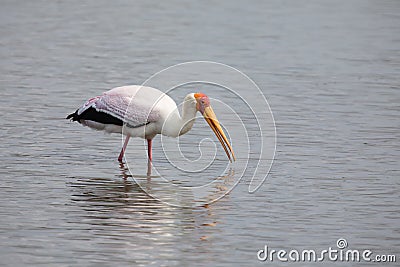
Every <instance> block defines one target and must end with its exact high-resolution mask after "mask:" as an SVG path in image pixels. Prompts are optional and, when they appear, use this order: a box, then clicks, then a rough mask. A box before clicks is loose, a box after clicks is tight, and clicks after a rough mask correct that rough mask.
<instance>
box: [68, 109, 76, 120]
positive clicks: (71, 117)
mask: <svg viewBox="0 0 400 267" xmlns="http://www.w3.org/2000/svg"><path fill="white" fill-rule="evenodd" d="M66 119H67V120H69V119H71V121H79V115H78V110H76V111H75V112H74V113H71V114H69V115H68V116H67V117H66Z"/></svg>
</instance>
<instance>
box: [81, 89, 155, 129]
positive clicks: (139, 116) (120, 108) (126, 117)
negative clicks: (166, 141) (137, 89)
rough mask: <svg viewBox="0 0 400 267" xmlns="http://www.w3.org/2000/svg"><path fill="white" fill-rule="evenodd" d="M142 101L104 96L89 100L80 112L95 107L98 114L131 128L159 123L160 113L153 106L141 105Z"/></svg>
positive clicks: (119, 96)
mask: <svg viewBox="0 0 400 267" xmlns="http://www.w3.org/2000/svg"><path fill="white" fill-rule="evenodd" d="M138 100H140V99H135V96H133V97H128V96H124V95H109V94H103V95H102V96H98V97H95V98H92V99H89V100H88V101H87V102H86V103H85V104H84V105H83V106H82V107H81V108H80V109H79V111H78V114H81V113H83V112H84V111H85V110H87V109H88V108H89V107H93V108H95V109H96V111H98V112H104V113H107V114H109V115H111V116H113V117H115V118H117V119H120V120H121V121H123V122H124V123H126V124H128V126H129V127H140V126H143V125H146V124H148V123H150V122H155V121H157V119H158V117H159V113H158V112H157V110H155V109H154V108H153V107H152V106H150V107H147V106H146V105H143V104H140V103H139V101H138Z"/></svg>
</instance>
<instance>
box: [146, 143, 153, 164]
mask: <svg viewBox="0 0 400 267" xmlns="http://www.w3.org/2000/svg"><path fill="white" fill-rule="evenodd" d="M151 142H152V140H151V139H147V156H148V157H149V161H152V160H153V154H152V146H151Z"/></svg>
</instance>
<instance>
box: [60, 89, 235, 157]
mask: <svg viewBox="0 0 400 267" xmlns="http://www.w3.org/2000/svg"><path fill="white" fill-rule="evenodd" d="M197 111H200V112H201V113H202V114H203V116H204V118H205V119H206V121H207V122H208V124H209V125H210V127H211V128H212V130H213V131H214V133H215V134H216V136H217V137H218V139H219V141H220V142H221V144H222V146H223V148H224V150H225V152H226V153H227V155H228V158H229V159H231V157H230V153H232V157H233V159H235V156H234V153H233V151H232V148H231V145H230V143H229V142H228V140H227V138H226V136H225V134H224V132H223V130H222V128H221V127H220V125H219V122H218V120H217V118H216V116H215V114H214V112H213V110H212V108H211V106H210V101H209V99H208V97H207V96H206V95H205V94H202V93H196V94H194V93H192V94H188V95H187V96H186V97H185V99H184V102H183V105H182V115H181V114H179V111H178V108H177V105H176V104H175V102H174V100H173V99H172V98H171V97H169V96H168V95H166V94H165V93H163V92H161V91H159V90H157V89H155V88H152V87H146V86H139V85H131V86H122V87H116V88H114V89H111V90H109V91H107V92H105V93H103V94H102V95H100V96H97V97H94V98H91V99H89V100H88V101H87V102H86V103H85V104H84V105H83V106H82V107H80V108H79V109H78V110H76V111H75V113H72V114H70V115H69V116H68V117H67V119H69V118H71V119H72V120H73V121H78V122H80V123H81V124H82V125H85V126H88V127H90V128H93V129H96V130H104V131H106V132H109V133H122V134H124V135H126V136H127V137H126V140H125V143H124V146H123V148H122V150H121V153H120V156H119V157H118V160H119V161H122V157H123V155H124V151H125V149H126V146H127V144H128V141H129V138H130V137H131V136H132V137H141V138H145V139H147V141H148V156H149V161H151V159H152V155H151V145H152V143H151V142H152V141H151V140H152V139H153V138H154V136H156V135H157V134H163V135H166V136H171V137H177V136H179V135H182V134H185V133H186V132H188V131H189V130H190V129H191V128H192V126H193V124H194V121H195V116H196V112H197ZM124 126H125V127H124ZM228 149H229V151H230V153H229V152H228Z"/></svg>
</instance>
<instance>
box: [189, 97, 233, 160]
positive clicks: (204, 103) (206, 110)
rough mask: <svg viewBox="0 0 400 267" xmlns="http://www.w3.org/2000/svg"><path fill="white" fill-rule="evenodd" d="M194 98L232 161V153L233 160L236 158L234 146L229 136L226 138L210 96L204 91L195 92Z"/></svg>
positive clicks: (198, 108)
mask: <svg viewBox="0 0 400 267" xmlns="http://www.w3.org/2000/svg"><path fill="white" fill-rule="evenodd" d="M194 98H195V99H196V109H197V111H200V113H201V114H202V115H203V117H204V119H205V120H206V121H207V123H208V125H210V128H211V129H212V130H213V132H214V133H215V135H216V136H217V138H218V140H219V141H220V143H221V145H222V147H223V148H224V150H225V153H226V155H227V156H228V158H229V160H230V161H232V159H231V154H232V158H233V160H236V158H235V153H233V150H232V146H231V144H230V143H229V141H228V138H226V136H225V133H224V131H223V130H222V127H221V125H220V124H219V122H218V119H217V116H216V115H215V113H214V111H213V109H212V108H211V105H210V99H208V96H207V95H205V94H203V93H196V94H194Z"/></svg>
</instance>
